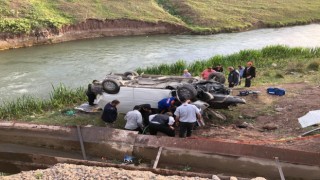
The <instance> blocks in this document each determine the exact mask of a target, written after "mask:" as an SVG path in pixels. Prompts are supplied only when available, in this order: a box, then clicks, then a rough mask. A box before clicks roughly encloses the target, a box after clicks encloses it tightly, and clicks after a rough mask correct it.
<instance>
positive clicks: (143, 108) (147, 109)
mask: <svg viewBox="0 0 320 180" xmlns="http://www.w3.org/2000/svg"><path fill="white" fill-rule="evenodd" d="M141 107H142V110H143V111H151V105H150V104H143V105H142V106H141Z"/></svg>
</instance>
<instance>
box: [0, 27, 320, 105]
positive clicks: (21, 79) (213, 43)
mask: <svg viewBox="0 0 320 180" xmlns="http://www.w3.org/2000/svg"><path fill="white" fill-rule="evenodd" d="M278 44H281V45H288V46H292V47H295V46H301V47H318V46H320V25H319V24H311V25H306V26H295V27H287V28H280V29H260V30H253V31H248V32H241V33H232V34H218V35H210V36H192V35H161V36H149V37H148V36H138V37H112V38H101V39H92V40H80V41H73V42H67V43H61V44H55V45H44V46H37V47H31V48H22V49H15V50H8V51H2V52H0V93H1V94H0V102H1V101H2V100H7V99H15V98H17V97H20V96H22V95H23V94H30V95H34V96H37V97H47V96H48V94H49V92H50V91H51V90H52V85H54V86H57V85H58V84H59V83H63V84H65V85H67V86H70V87H79V86H86V85H87V84H88V83H89V82H91V81H92V80H93V79H98V80H102V79H103V77H104V76H105V75H106V74H107V73H109V72H125V71H128V70H134V69H136V68H137V67H145V66H150V65H155V64H160V63H172V62H175V61H177V60H179V59H183V60H185V61H187V62H192V61H195V60H199V59H206V58H209V57H212V56H214V55H217V54H231V53H235V52H238V51H240V50H243V49H260V48H262V47H265V46H268V45H278Z"/></svg>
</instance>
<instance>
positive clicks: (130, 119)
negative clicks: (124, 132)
mask: <svg viewBox="0 0 320 180" xmlns="http://www.w3.org/2000/svg"><path fill="white" fill-rule="evenodd" d="M124 119H125V120H126V121H127V123H126V125H125V127H124V128H125V129H130V130H135V129H137V128H138V127H143V125H142V115H141V113H140V112H139V111H138V110H133V111H129V112H128V113H127V114H126V116H125V117H124Z"/></svg>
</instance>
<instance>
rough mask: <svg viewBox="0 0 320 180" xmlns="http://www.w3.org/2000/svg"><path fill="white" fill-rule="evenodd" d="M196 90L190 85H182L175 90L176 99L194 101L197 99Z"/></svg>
mask: <svg viewBox="0 0 320 180" xmlns="http://www.w3.org/2000/svg"><path fill="white" fill-rule="evenodd" d="M197 94H198V92H197V90H196V88H194V87H193V86H192V85H191V84H183V85H182V86H179V87H178V88H177V97H178V99H179V100H180V99H181V98H183V99H190V100H192V99H195V98H196V97H197Z"/></svg>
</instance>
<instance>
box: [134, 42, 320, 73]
mask: <svg viewBox="0 0 320 180" xmlns="http://www.w3.org/2000/svg"><path fill="white" fill-rule="evenodd" d="M317 58H320V48H315V49H309V48H290V47H287V46H280V45H279V46H269V47H265V48H263V49H261V50H242V51H240V52H239V53H234V54H231V55H227V56H221V55H217V56H214V57H212V58H210V59H208V60H198V61H195V62H193V63H191V64H187V63H186V62H185V61H183V60H179V61H177V62H176V63H173V64H160V65H156V66H151V67H146V68H138V69H137V71H138V72H139V73H141V72H144V73H145V74H163V75H180V74H181V73H182V72H183V70H184V69H188V70H189V71H190V72H191V73H192V74H193V75H200V73H201V72H202V71H203V70H204V69H205V68H206V67H208V66H214V65H217V64H221V65H222V66H224V67H225V68H226V67H228V66H234V67H237V66H238V65H245V64H246V62H247V61H249V60H252V61H254V63H255V66H256V67H257V68H258V71H259V70H264V69H266V68H268V73H269V74H270V72H269V70H271V71H272V70H273V69H278V70H282V69H285V68H289V67H291V66H292V70H293V71H298V69H299V68H302V67H303V65H301V64H305V63H306V62H305V61H308V62H309V61H310V63H312V64H315V65H311V66H312V67H313V68H316V64H317V62H318V61H317V60H314V59H317ZM311 61H312V62H311ZM272 63H276V65H277V67H275V68H274V67H272ZM309 68H310V67H309ZM288 71H290V70H289V69H288ZM300 71H305V69H301V70H299V72H300ZM264 72H266V71H264Z"/></svg>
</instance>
